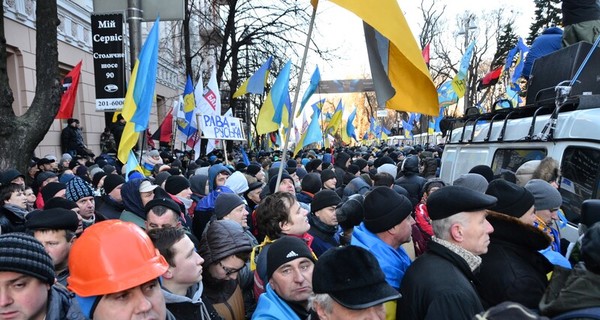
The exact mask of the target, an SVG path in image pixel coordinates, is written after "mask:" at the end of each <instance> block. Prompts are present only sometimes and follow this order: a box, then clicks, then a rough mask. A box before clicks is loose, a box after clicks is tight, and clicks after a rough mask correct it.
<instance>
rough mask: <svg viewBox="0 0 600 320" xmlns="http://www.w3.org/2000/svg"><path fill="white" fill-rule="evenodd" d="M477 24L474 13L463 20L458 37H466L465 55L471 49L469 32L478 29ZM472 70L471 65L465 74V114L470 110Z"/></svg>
mask: <svg viewBox="0 0 600 320" xmlns="http://www.w3.org/2000/svg"><path fill="white" fill-rule="evenodd" d="M474 22H475V15H473V14H472V13H470V14H468V15H467V16H466V17H465V18H463V21H462V23H463V24H462V26H460V30H459V31H458V35H460V36H462V35H464V36H465V53H466V52H467V48H468V47H469V30H475V29H477V25H475V24H474ZM470 68H471V65H470V63H469V68H467V72H466V74H465V109H464V112H465V113H466V111H467V109H468V108H469V95H470V91H471V90H470V87H469V69H470Z"/></svg>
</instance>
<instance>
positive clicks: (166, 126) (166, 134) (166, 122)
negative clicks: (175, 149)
mask: <svg viewBox="0 0 600 320" xmlns="http://www.w3.org/2000/svg"><path fill="white" fill-rule="evenodd" d="M173 110H174V109H173V108H171V110H169V113H167V116H166V117H165V118H164V119H163V121H162V122H161V124H160V126H158V129H157V130H156V131H155V132H154V134H152V139H154V140H158V141H160V142H162V143H169V142H171V136H173Z"/></svg>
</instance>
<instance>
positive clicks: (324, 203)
mask: <svg viewBox="0 0 600 320" xmlns="http://www.w3.org/2000/svg"><path fill="white" fill-rule="evenodd" d="M340 202H342V199H341V198H340V196H338V194H337V193H336V192H335V191H333V190H328V189H325V190H321V191H319V192H317V193H316V194H315V197H314V198H313V200H312V202H311V203H310V210H311V211H312V212H317V211H319V210H321V209H323V208H327V207H331V206H337V205H338V204H340Z"/></svg>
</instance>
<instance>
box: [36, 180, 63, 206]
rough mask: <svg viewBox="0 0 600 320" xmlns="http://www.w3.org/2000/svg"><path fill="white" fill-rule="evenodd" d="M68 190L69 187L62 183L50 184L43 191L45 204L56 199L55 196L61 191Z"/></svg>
mask: <svg viewBox="0 0 600 320" xmlns="http://www.w3.org/2000/svg"><path fill="white" fill-rule="evenodd" d="M66 188H67V185H66V184H64V183H60V182H50V183H48V184H47V185H46V186H45V187H44V188H43V189H42V191H41V192H42V199H43V200H44V202H46V201H48V200H50V199H51V198H54V196H55V195H56V194H57V193H58V192H59V191H60V190H64V189H66Z"/></svg>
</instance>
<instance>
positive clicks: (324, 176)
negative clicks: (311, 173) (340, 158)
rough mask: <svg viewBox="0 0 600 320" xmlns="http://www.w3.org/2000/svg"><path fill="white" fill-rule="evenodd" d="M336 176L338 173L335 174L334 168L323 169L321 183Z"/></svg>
mask: <svg viewBox="0 0 600 320" xmlns="http://www.w3.org/2000/svg"><path fill="white" fill-rule="evenodd" d="M335 177H336V175H335V172H333V170H331V169H326V170H323V171H322V172H321V183H325V181H327V180H329V179H333V178H335Z"/></svg>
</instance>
